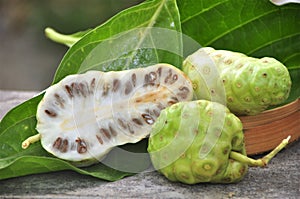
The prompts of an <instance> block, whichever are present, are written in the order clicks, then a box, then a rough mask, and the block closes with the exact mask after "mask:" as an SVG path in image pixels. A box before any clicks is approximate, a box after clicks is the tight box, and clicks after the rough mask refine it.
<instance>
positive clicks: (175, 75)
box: [170, 74, 178, 84]
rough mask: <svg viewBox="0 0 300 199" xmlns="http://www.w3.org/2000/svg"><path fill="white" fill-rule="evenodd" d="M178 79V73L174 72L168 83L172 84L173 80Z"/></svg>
mask: <svg viewBox="0 0 300 199" xmlns="http://www.w3.org/2000/svg"><path fill="white" fill-rule="evenodd" d="M177 80H178V75H177V74H174V75H173V77H172V80H171V82H170V84H173V83H174V82H176V81H177Z"/></svg>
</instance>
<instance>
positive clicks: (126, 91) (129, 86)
mask: <svg viewBox="0 0 300 199" xmlns="http://www.w3.org/2000/svg"><path fill="white" fill-rule="evenodd" d="M131 91H132V85H131V83H130V82H126V84H125V95H128V94H129V93H130V92H131Z"/></svg>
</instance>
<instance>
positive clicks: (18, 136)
mask: <svg viewBox="0 0 300 199" xmlns="http://www.w3.org/2000/svg"><path fill="white" fill-rule="evenodd" d="M142 27H144V29H139V31H138V32H131V33H139V34H142V35H144V37H143V38H146V37H147V35H148V34H149V33H152V32H149V31H147V29H145V28H153V27H160V28H164V29H170V30H176V31H179V32H180V21H179V12H178V10H177V6H176V1H175V0H154V1H149V2H145V3H143V4H140V5H138V6H135V7H132V8H130V9H128V10H125V11H123V12H121V13H119V14H118V15H116V16H115V17H113V18H112V19H110V20H109V21H108V22H106V23H105V24H103V25H101V26H99V27H97V28H96V29H94V30H92V31H90V32H89V33H88V34H86V32H84V33H83V34H81V35H80V36H82V35H83V36H84V37H83V38H81V39H80V38H79V39H80V40H79V41H78V42H77V43H75V44H74V45H72V46H71V48H70V49H69V51H68V52H67V53H66V55H65V57H64V59H63V60H62V62H61V64H60V66H59V68H58V70H57V73H56V77H55V80H54V82H57V81H59V80H60V79H61V78H63V77H64V76H66V75H68V74H72V73H80V72H83V71H84V70H88V69H90V68H87V67H89V66H85V67H82V62H83V61H84V60H85V59H86V57H87V56H89V55H90V52H91V51H92V49H93V48H94V47H97V50H106V51H107V50H114V49H101V48H105V47H107V46H105V45H103V46H101V45H100V46H99V44H100V43H101V42H103V41H105V42H108V41H113V40H115V39H116V38H113V37H112V36H113V35H117V34H119V33H121V32H124V31H128V30H131V29H135V28H142ZM140 30H142V31H144V32H141V31H140ZM145 31H146V32H145ZM149 35H151V34H149ZM174 35H175V36H176V37H175V38H174V39H173V41H176V42H174V43H173V44H172V45H173V48H174V49H176V48H177V49H178V52H180V48H181V47H182V46H181V44H180V42H181V38H180V37H178V35H176V34H174ZM76 36H79V35H78V34H77V35H76ZM131 36H132V35H131ZM170 39H171V41H172V38H170ZM144 41H146V40H142V39H141V40H138V44H139V45H140V46H143V45H142V44H143V43H144ZM140 46H134V50H136V51H135V52H134V51H132V49H129V50H128V52H126V48H127V46H122V49H123V50H124V53H125V55H127V54H130V53H131V56H130V57H131V58H134V60H135V61H134V64H128V65H127V66H126V67H127V68H131V67H137V66H139V65H147V64H150V63H156V62H159V61H162V60H169V61H170V62H171V63H175V64H176V63H177V64H179V63H180V61H181V60H180V59H181V58H180V57H179V56H178V55H177V54H174V53H168V52H165V51H164V50H162V51H160V52H159V51H157V50H155V49H151V48H153V47H155V42H153V43H151V45H150V46H149V45H148V46H147V47H149V49H139V47H140ZM169 47H170V45H169ZM119 48H120V47H119ZM116 50H117V49H116ZM91 53H92V52H91ZM145 53H152V54H153V56H150V57H147V56H148V54H145ZM143 56H144V57H147V58H144V59H142V57H143ZM123 57H124V56H123ZM137 57H138V58H140V60H139V59H136V58H137ZM107 59H109V57H107ZM92 61H97V60H95V59H93V60H92ZM101 61H105V60H104V59H102V60H101ZM98 69H101V68H98ZM115 69H123V68H116V66H115V65H113V66H112V67H109V68H107V70H115ZM42 97H43V95H42V94H40V95H38V96H37V97H34V98H32V99H30V100H28V101H26V102H24V103H23V104H21V105H19V106H17V107H15V108H14V109H12V110H11V111H10V112H9V113H7V114H6V116H5V117H4V118H3V119H2V121H1V122H0V148H1V150H0V179H6V178H11V177H16V176H23V175H28V174H33V173H44V172H51V171H59V170H66V169H68V170H74V171H76V172H79V173H82V174H86V175H91V176H94V177H97V178H101V179H105V180H109V181H113V180H117V179H120V178H122V177H124V176H128V175H132V174H133V173H135V172H139V171H142V170H144V169H146V168H147V167H148V166H149V165H150V160H149V158H148V157H147V156H142V158H143V159H140V160H139V161H136V160H135V161H132V160H125V159H124V158H123V159H122V158H120V157H118V154H117V153H114V150H113V151H112V152H111V153H110V154H109V158H107V160H106V162H104V163H105V164H104V163H103V164H102V163H98V164H96V165H93V166H89V167H85V168H77V167H75V166H73V165H72V164H70V163H68V162H66V161H63V160H61V159H58V158H55V157H53V156H52V155H51V154H49V153H47V152H46V151H45V150H44V149H43V148H42V146H41V144H40V143H35V144H32V145H31V146H30V147H29V148H28V149H26V150H23V149H22V148H21V143H22V142H23V141H24V139H26V138H27V137H29V136H31V135H34V134H36V133H37V132H36V130H35V126H36V122H37V121H36V118H35V114H36V110H37V105H38V103H39V102H40V100H41V99H42ZM146 146H147V141H143V142H140V143H138V144H135V145H126V146H123V147H120V148H121V149H122V150H125V151H134V152H145V151H146ZM128 161H131V162H128ZM132 162H139V163H137V164H136V165H135V166H134V168H132ZM107 163H109V166H106V165H107ZM126 164H127V165H129V167H130V168H124V169H123V168H121V169H120V170H118V169H114V168H115V167H111V165H113V166H116V165H117V166H118V165H123V166H125V167H126ZM122 169H123V170H122ZM130 169H132V170H134V171H133V172H131V170H130Z"/></svg>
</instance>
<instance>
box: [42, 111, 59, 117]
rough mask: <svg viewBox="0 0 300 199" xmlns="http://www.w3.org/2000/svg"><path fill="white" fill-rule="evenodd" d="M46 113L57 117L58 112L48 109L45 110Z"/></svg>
mask: <svg viewBox="0 0 300 199" xmlns="http://www.w3.org/2000/svg"><path fill="white" fill-rule="evenodd" d="M45 113H46V114H47V115H49V116H50V117H56V116H57V114H56V113H55V112H54V111H49V110H48V109H46V110H45Z"/></svg>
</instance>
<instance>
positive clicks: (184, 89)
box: [178, 86, 190, 99]
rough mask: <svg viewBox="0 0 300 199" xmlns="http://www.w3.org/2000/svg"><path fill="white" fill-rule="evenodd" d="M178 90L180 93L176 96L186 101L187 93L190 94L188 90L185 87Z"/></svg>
mask: <svg viewBox="0 0 300 199" xmlns="http://www.w3.org/2000/svg"><path fill="white" fill-rule="evenodd" d="M179 90H180V91H181V92H180V93H178V95H179V96H180V97H181V98H183V99H186V98H187V95H188V93H189V92H190V90H189V88H188V87H186V86H181V87H180V88H179Z"/></svg>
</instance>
